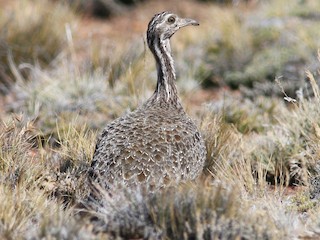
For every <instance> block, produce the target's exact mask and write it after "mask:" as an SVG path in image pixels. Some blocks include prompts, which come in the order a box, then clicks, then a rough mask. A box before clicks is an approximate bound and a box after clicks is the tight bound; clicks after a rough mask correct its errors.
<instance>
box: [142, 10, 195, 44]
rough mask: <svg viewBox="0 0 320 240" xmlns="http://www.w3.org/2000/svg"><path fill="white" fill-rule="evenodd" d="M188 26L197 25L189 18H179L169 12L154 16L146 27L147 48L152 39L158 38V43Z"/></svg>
mask: <svg viewBox="0 0 320 240" xmlns="http://www.w3.org/2000/svg"><path fill="white" fill-rule="evenodd" d="M190 25H194V26H198V25H199V23H198V22H197V21H195V20H193V19H190V18H180V17H178V16H177V15H176V14H174V13H170V12H162V13H158V14H156V15H155V16H154V17H153V18H152V19H151V21H150V22H149V25H148V31H147V40H148V45H149V47H150V46H151V45H152V43H153V41H154V39H156V38H159V39H160V41H163V40H166V39H169V38H170V37H171V36H172V35H173V34H174V33H175V32H176V31H178V30H179V29H180V28H182V27H186V26H190Z"/></svg>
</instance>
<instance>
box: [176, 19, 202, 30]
mask: <svg viewBox="0 0 320 240" xmlns="http://www.w3.org/2000/svg"><path fill="white" fill-rule="evenodd" d="M190 25H193V26H198V25H199V23H198V22H197V21H196V20H193V19H190V18H180V19H179V21H178V27H179V28H182V27H186V26H190Z"/></svg>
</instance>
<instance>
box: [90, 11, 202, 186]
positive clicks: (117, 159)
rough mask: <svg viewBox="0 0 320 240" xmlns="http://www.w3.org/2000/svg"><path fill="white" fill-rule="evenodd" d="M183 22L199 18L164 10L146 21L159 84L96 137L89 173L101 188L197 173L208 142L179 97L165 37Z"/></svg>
mask: <svg viewBox="0 0 320 240" xmlns="http://www.w3.org/2000/svg"><path fill="white" fill-rule="evenodd" d="M187 25H198V23H197V22H196V21H194V20H192V19H183V18H179V17H178V16H177V15H175V14H172V13H168V12H163V13H160V14H157V15H155V16H154V18H153V19H152V20H151V21H150V23H149V25H148V32H147V40H148V45H149V48H150V50H151V52H152V53H153V54H154V57H155V60H156V63H157V70H158V81H157V87H156V90H155V92H154V94H153V95H152V96H151V98H150V99H149V100H147V102H145V103H144V104H143V105H142V106H140V107H139V108H137V109H136V110H135V111H133V112H131V113H129V114H127V115H124V116H122V117H121V118H118V119H116V120H114V121H113V122H111V123H110V124H108V125H107V127H106V128H105V129H104V130H103V132H102V134H101V136H100V137H99V139H98V142H97V145H96V150H95V153H94V157H93V162H92V165H91V168H92V177H91V179H93V180H94V181H97V182H99V183H100V184H101V185H102V187H103V188H107V187H108V186H109V185H111V184H116V183H122V182H124V183H125V184H128V185H131V184H140V183H148V184H149V185H151V186H153V187H155V188H158V187H161V186H163V185H165V184H167V182H168V181H172V180H173V181H181V180H188V179H194V178H196V177H197V176H199V174H200V173H201V171H202V168H203V165H204V161H205V157H206V148H205V144H204V141H203V139H202V137H201V135H200V133H199V131H198V129H197V127H196V125H195V124H194V122H193V121H192V120H191V119H190V118H189V117H188V115H187V114H186V113H185V111H184V110H183V107H182V106H181V103H180V100H179V98H178V95H177V90H176V86H175V71H174V64H173V59H172V57H171V48H170V42H169V39H170V37H171V36H172V35H173V34H174V33H175V32H176V31H177V30H178V29H180V28H181V27H184V26H187Z"/></svg>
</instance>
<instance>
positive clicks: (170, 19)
mask: <svg viewBox="0 0 320 240" xmlns="http://www.w3.org/2000/svg"><path fill="white" fill-rule="evenodd" d="M167 21H168V23H170V24H172V23H174V22H175V21H176V19H175V18H174V17H173V16H171V17H169V18H168V20H167Z"/></svg>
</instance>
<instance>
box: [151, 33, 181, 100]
mask: <svg viewBox="0 0 320 240" xmlns="http://www.w3.org/2000/svg"><path fill="white" fill-rule="evenodd" d="M153 53H154V56H155V60H156V63H157V71H158V81H157V89H156V94H157V95H158V96H157V97H158V98H164V99H165V101H169V100H173V99H172V98H173V97H174V98H176V96H177V89H176V86H175V80H176V74H175V69H174V62H173V58H172V55H171V47H170V41H169V39H166V40H162V41H161V40H160V39H159V40H158V41H156V44H154V51H153Z"/></svg>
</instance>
